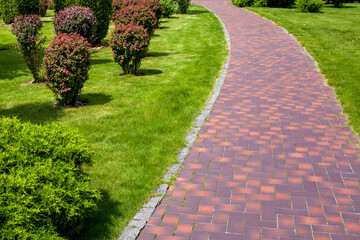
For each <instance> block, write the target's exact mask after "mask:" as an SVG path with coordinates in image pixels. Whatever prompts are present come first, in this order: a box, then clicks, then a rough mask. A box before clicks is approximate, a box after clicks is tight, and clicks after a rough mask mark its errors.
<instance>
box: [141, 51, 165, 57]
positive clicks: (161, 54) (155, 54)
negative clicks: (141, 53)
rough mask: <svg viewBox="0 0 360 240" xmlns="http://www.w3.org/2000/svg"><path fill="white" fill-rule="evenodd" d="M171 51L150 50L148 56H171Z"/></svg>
mask: <svg viewBox="0 0 360 240" xmlns="http://www.w3.org/2000/svg"><path fill="white" fill-rule="evenodd" d="M169 55H170V54H169V53H164V52H149V53H148V54H147V55H146V56H147V57H165V56H169Z"/></svg>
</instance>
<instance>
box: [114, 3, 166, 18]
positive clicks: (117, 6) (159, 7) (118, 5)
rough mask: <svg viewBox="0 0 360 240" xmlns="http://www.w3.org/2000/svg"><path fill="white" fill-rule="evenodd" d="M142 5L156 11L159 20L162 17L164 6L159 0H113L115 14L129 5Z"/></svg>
mask: <svg viewBox="0 0 360 240" xmlns="http://www.w3.org/2000/svg"><path fill="white" fill-rule="evenodd" d="M134 5H142V6H146V7H148V8H149V9H150V10H151V11H153V12H154V13H155V17H156V19H157V20H159V19H160V18H161V14H162V10H163V7H162V5H161V3H160V2H159V0H113V16H116V15H117V13H118V12H119V11H120V10H121V9H124V8H126V7H128V6H134Z"/></svg>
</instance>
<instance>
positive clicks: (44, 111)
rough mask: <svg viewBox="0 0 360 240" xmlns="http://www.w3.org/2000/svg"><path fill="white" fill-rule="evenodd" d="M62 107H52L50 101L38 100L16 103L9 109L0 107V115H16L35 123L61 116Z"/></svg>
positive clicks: (22, 119)
mask: <svg viewBox="0 0 360 240" xmlns="http://www.w3.org/2000/svg"><path fill="white" fill-rule="evenodd" d="M62 111H63V108H60V107H54V104H53V103H51V102H46V103H43V102H38V103H28V104H22V105H17V106H15V107H13V108H9V109H1V108H0V116H4V117H9V116H11V117H15V116H16V117H17V118H18V119H20V120H21V121H24V122H31V123H35V124H39V123H42V124H43V123H50V122H53V121H56V120H57V119H58V118H60V117H61V116H63V112H62Z"/></svg>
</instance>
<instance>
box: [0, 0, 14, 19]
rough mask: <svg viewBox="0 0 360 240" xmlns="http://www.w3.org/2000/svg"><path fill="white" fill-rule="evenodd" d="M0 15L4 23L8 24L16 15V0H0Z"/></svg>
mask: <svg viewBox="0 0 360 240" xmlns="http://www.w3.org/2000/svg"><path fill="white" fill-rule="evenodd" d="M0 15H1V17H2V18H3V20H4V23H5V24H10V23H12V22H13V21H14V19H15V18H16V17H17V15H18V10H17V4H16V0H0Z"/></svg>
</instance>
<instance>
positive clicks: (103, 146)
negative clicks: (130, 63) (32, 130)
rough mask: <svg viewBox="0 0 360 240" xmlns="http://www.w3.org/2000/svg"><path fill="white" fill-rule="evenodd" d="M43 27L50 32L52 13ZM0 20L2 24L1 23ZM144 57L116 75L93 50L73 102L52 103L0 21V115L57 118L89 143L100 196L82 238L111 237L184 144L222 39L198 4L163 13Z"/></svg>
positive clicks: (107, 54)
mask: <svg viewBox="0 0 360 240" xmlns="http://www.w3.org/2000/svg"><path fill="white" fill-rule="evenodd" d="M51 19H52V18H51V16H48V17H47V18H46V20H47V22H45V27H44V33H45V35H47V36H48V37H49V39H51V38H52V37H53V36H54V34H53V33H52V22H51V21H52V20H51ZM0 24H1V23H0ZM160 26H161V27H160V29H157V30H156V32H155V36H154V37H153V38H152V40H151V45H150V49H149V54H148V56H147V57H146V58H145V59H144V60H143V62H142V65H141V68H140V71H139V72H140V73H142V74H143V76H119V73H121V68H120V67H119V66H118V65H116V64H115V63H114V62H113V59H112V52H111V49H110V48H109V47H106V48H103V49H101V50H97V51H94V52H93V53H92V69H91V71H90V78H89V80H88V81H87V82H86V83H85V87H84V90H83V94H82V97H81V98H82V99H87V100H88V101H89V105H88V106H86V107H79V108H67V109H65V108H59V107H54V106H53V104H54V102H55V99H54V96H53V94H52V92H51V91H50V90H49V89H47V88H46V87H44V86H41V85H36V84H32V85H29V84H27V82H28V81H30V80H32V79H31V75H30V73H29V71H28V70H27V68H26V66H25V64H24V63H23V61H22V60H21V59H20V58H19V57H18V56H17V55H16V54H15V53H14V52H13V48H12V47H11V46H9V44H11V43H14V42H15V38H14V37H13V36H12V35H11V33H9V29H10V28H9V27H0V39H1V40H0V48H1V49H2V50H0V64H1V68H0V92H1V93H0V94H1V98H0V115H5V116H18V118H20V119H21V120H22V121H30V122H32V123H36V124H44V123H48V122H58V123H60V124H65V125H68V126H69V127H72V128H76V129H78V130H79V131H80V133H81V134H82V135H83V136H84V137H85V138H86V139H87V140H88V141H89V142H90V143H91V144H92V145H93V147H94V149H95V156H94V160H95V164H94V165H93V166H92V167H90V168H88V169H87V171H88V172H89V174H90V176H91V179H92V184H93V185H94V186H95V187H97V188H98V189H100V190H101V191H102V192H103V195H104V201H103V203H102V204H101V206H100V211H99V213H98V214H97V215H96V216H94V218H93V219H91V220H89V221H88V222H87V228H86V229H85V230H84V231H83V233H82V235H81V237H79V238H82V239H116V238H117V237H118V236H119V234H120V233H121V231H122V229H123V228H124V227H125V226H126V225H127V224H128V222H129V220H130V219H131V218H132V217H133V216H134V214H135V213H136V212H137V211H138V209H139V208H140V207H141V206H142V204H143V203H144V202H146V200H147V198H148V197H149V196H150V195H151V194H152V191H153V190H154V189H155V188H156V187H157V185H158V184H159V183H160V182H161V178H162V176H163V174H164V172H165V170H166V169H167V167H168V166H169V165H170V164H171V163H175V162H176V161H177V160H176V155H177V153H178V151H179V150H180V149H181V147H183V146H184V143H185V136H186V133H187V131H188V130H189V129H190V127H191V126H192V123H193V120H194V119H195V117H196V116H197V114H198V113H199V112H200V110H201V109H202V107H203V106H204V103H205V101H206V99H207V98H208V96H209V93H210V92H211V89H212V88H213V86H214V83H215V80H216V78H217V77H218V75H219V72H220V70H221V67H222V65H223V63H224V61H225V56H226V55H227V51H226V41H225V38H224V34H223V30H222V26H221V24H220V23H219V21H218V20H217V19H216V17H215V16H214V15H213V14H211V13H209V12H208V11H207V10H205V9H204V8H202V7H199V6H192V7H191V9H190V11H189V14H186V15H175V16H174V17H172V18H170V19H163V20H162V22H161V25H160Z"/></svg>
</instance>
